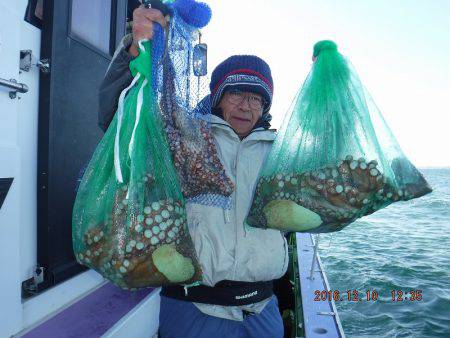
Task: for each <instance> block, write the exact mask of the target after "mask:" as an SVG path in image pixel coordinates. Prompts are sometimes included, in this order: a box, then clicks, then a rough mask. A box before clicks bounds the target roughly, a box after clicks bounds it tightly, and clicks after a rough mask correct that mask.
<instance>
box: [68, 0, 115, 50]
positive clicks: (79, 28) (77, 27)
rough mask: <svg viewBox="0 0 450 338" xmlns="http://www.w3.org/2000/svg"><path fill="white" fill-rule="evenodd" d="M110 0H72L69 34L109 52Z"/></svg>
mask: <svg viewBox="0 0 450 338" xmlns="http://www.w3.org/2000/svg"><path fill="white" fill-rule="evenodd" d="M110 24H111V0H95V1H92V0H72V8H71V20H70V32H71V36H73V37H75V38H78V39H79V40H82V41H84V42H86V43H87V44H89V45H91V46H93V47H95V48H96V49H99V50H100V51H102V52H103V53H105V54H109V53H110V50H109V46H110V33H111V26H110Z"/></svg>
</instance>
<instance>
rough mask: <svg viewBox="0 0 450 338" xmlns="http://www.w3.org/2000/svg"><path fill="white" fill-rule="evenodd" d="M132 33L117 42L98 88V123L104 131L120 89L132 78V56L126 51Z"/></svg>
mask: <svg viewBox="0 0 450 338" xmlns="http://www.w3.org/2000/svg"><path fill="white" fill-rule="evenodd" d="M131 42H132V35H131V34H128V35H126V36H125V37H124V38H123V39H122V41H121V42H120V44H119V47H118V48H117V50H116V52H115V53H114V56H113V58H112V60H111V63H110V64H109V67H108V70H107V71H106V74H105V77H104V78H103V81H102V83H101V84H100V89H99V110H98V125H99V127H100V128H101V129H102V130H103V132H106V130H107V129H108V127H109V124H110V123H111V121H112V119H113V117H114V114H115V113H116V110H117V103H118V101H119V96H120V93H121V92H122V90H124V89H125V88H126V87H127V86H128V85H129V84H130V83H131V81H132V80H133V76H132V75H131V71H130V68H129V63H130V61H131V60H133V56H132V55H130V54H129V53H128V52H127V49H128V47H129V46H130V45H131Z"/></svg>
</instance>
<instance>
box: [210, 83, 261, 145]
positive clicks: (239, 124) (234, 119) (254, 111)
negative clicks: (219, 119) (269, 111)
mask: <svg viewBox="0 0 450 338" xmlns="http://www.w3.org/2000/svg"><path fill="white" fill-rule="evenodd" d="M263 106H264V101H263V98H262V96H261V95H259V94H255V93H251V92H242V91H239V90H230V91H227V92H225V93H224V94H223V96H222V98H221V99H220V102H219V105H218V107H219V108H221V109H222V114H223V118H224V120H225V121H227V122H228V123H229V124H230V126H231V127H232V128H233V129H234V131H235V132H236V134H238V135H239V138H241V139H242V138H244V137H246V136H247V135H248V134H249V133H250V132H251V131H252V129H253V127H254V126H255V124H256V122H257V121H258V120H259V118H260V117H261V115H262V112H263Z"/></svg>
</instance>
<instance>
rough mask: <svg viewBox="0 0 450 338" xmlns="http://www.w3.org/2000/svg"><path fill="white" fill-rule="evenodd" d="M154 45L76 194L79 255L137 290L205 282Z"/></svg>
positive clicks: (137, 64) (142, 57) (134, 65)
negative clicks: (157, 87) (164, 112)
mask: <svg viewBox="0 0 450 338" xmlns="http://www.w3.org/2000/svg"><path fill="white" fill-rule="evenodd" d="M150 51H151V43H150V42H149V41H147V42H144V43H142V44H140V54H139V56H138V57H137V58H136V59H135V60H133V61H132V62H131V63H130V69H131V72H132V74H133V76H134V79H133V81H132V83H131V85H130V86H129V87H128V88H126V89H125V90H124V91H123V92H122V93H121V95H120V99H119V104H118V110H117V113H116V115H115V116H114V119H113V121H112V123H111V125H110V127H109V129H108V130H107V132H106V134H105V136H104V137H103V139H102V140H101V142H100V143H99V145H98V146H97V149H96V150H95V153H94V155H93V157H92V159H91V161H90V162H89V165H88V167H87V169H86V172H85V174H84V176H83V179H82V181H81V184H80V187H79V190H78V194H77V197H76V200H75V205H74V209H73V219H72V237H73V249H74V253H75V256H76V258H77V260H78V262H79V263H80V264H84V265H86V266H88V267H90V268H92V269H94V270H96V271H98V272H99V273H101V274H102V275H103V276H104V277H106V278H108V279H109V280H111V281H112V282H113V283H114V284H116V285H118V286H120V287H122V288H125V289H134V288H142V287H148V286H161V285H167V284H178V283H182V284H191V283H193V282H196V281H200V280H201V269H200V267H199V264H198V261H197V258H196V254H195V250H194V245H193V243H192V240H191V238H190V236H189V231H188V229H187V225H186V213H185V204H184V200H183V196H182V194H181V188H180V186H179V183H178V180H177V175H176V172H175V170H174V167H173V163H172V159H171V154H170V150H169V145H168V143H167V140H166V135H165V133H164V126H163V125H162V121H161V115H160V112H159V110H158V106H157V103H156V100H155V96H154V92H153V89H152V85H151V83H152V76H151V74H152V62H151V52H150Z"/></svg>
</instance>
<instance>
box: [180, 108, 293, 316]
mask: <svg viewBox="0 0 450 338" xmlns="http://www.w3.org/2000/svg"><path fill="white" fill-rule="evenodd" d="M211 127H212V133H213V136H214V138H215V141H216V147H217V151H218V153H219V158H220V160H221V162H222V164H223V165H224V167H225V171H226V173H227V175H228V177H230V179H231V180H232V181H233V183H234V184H235V191H234V192H233V195H232V201H231V210H224V209H222V208H219V207H213V206H205V205H200V204H193V203H188V204H187V205H186V211H187V219H188V227H189V232H190V234H191V236H192V239H193V241H194V245H195V250H196V252H197V255H198V258H199V262H200V265H201V267H202V270H203V284H205V285H209V286H214V285H215V284H216V283H217V282H219V281H221V280H224V279H227V280H235V281H246V282H260V281H269V280H273V279H278V278H280V277H282V276H283V275H284V273H285V272H286V270H287V266H288V261H289V258H288V246H287V242H286V239H285V238H284V236H283V234H282V233H281V232H280V231H279V230H272V229H258V228H251V227H249V226H248V225H244V220H245V217H246V215H247V212H248V210H249V208H250V206H251V203H252V198H253V192H254V190H255V186H256V183H257V178H258V173H259V170H260V168H261V166H262V164H263V162H264V160H265V158H266V156H267V154H268V152H269V150H270V148H271V147H272V143H273V141H274V139H275V137H276V134H275V132H274V131H271V130H264V129H263V128H257V129H255V130H253V131H252V132H251V134H250V135H248V136H247V137H246V138H245V139H243V140H242V141H241V140H240V139H239V137H238V135H237V134H236V133H235V132H234V130H233V129H232V128H231V127H230V125H229V124H228V123H227V122H225V121H224V120H223V119H221V118H219V117H217V116H214V115H212V116H211ZM267 302H268V300H264V301H262V302H260V303H255V304H252V305H249V306H241V307H238V306H218V305H209V304H199V303H194V304H195V305H196V306H197V307H198V308H199V309H200V310H201V311H202V312H204V313H207V314H209V315H213V316H217V317H222V318H227V319H234V320H242V309H244V310H247V311H251V312H257V313H259V312H261V311H262V310H263V308H264V306H265V305H266V304H267Z"/></svg>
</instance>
